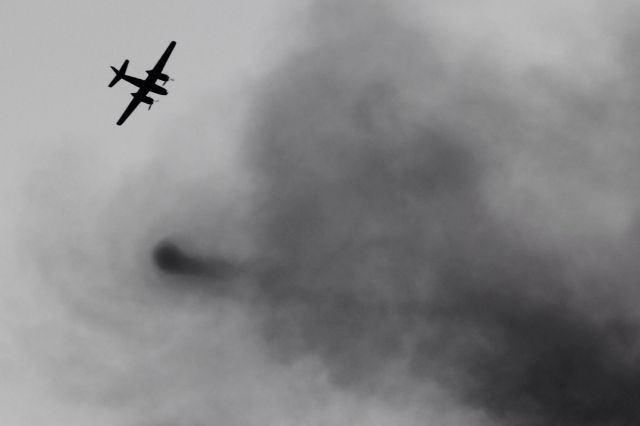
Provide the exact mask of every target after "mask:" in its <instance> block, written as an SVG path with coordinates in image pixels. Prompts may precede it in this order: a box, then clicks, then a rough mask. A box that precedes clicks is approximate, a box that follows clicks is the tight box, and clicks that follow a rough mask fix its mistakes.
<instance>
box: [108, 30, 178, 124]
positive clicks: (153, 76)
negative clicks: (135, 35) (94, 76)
mask: <svg viewBox="0 0 640 426" xmlns="http://www.w3.org/2000/svg"><path fill="white" fill-rule="evenodd" d="M175 46H176V42H175V41H172V42H171V43H169V46H167V49H166V50H165V51H164V53H163V54H162V56H161V57H160V59H159V60H158V63H156V65H155V66H154V67H153V68H152V69H150V70H147V71H146V73H147V78H145V79H141V78H137V77H133V76H130V75H127V74H126V72H127V66H128V65H129V60H128V59H126V60H125V61H124V63H123V64H122V66H121V67H120V69H116V68H115V67H111V69H112V70H113V72H115V73H116V76H115V77H114V78H113V80H111V83H109V87H113V86H115V84H116V83H117V82H119V81H120V80H121V79H123V80H124V81H127V82H129V83H131V84H133V85H134V86H137V87H138V91H137V92H134V93H132V94H131V96H133V99H132V100H131V102H130V103H129V105H128V106H127V109H125V110H124V112H123V113H122V116H121V117H120V119H118V122H117V124H118V126H121V125H122V123H124V122H125V120H126V119H127V118H128V117H129V116H130V115H131V113H132V112H133V110H134V109H136V107H137V106H138V105H140V103H141V102H142V103H144V104H147V105H149V109H151V106H152V105H153V103H154V102H158V101H157V100H155V99H152V98H151V97H150V96H148V94H149V92H151V93H156V94H158V95H166V94H168V93H169V92H168V91H167V89H165V88H164V87H162V86H164V85H165V84H166V82H167V81H168V80H171V81H173V79H172V78H169V76H168V75H167V74H164V73H163V72H162V68H164V66H165V64H166V63H167V60H168V59H169V56H170V55H171V52H172V51H173V48H174V47H175ZM157 80H160V81H162V86H159V85H158V84H156V81H157Z"/></svg>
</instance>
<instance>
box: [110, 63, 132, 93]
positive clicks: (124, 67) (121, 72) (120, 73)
mask: <svg viewBox="0 0 640 426" xmlns="http://www.w3.org/2000/svg"><path fill="white" fill-rule="evenodd" d="M127 65H129V60H128V59H126V60H125V61H124V62H123V64H122V66H121V67H120V69H119V70H118V69H116V68H115V67H111V69H112V70H113V72H115V73H116V76H115V77H113V80H111V83H109V87H113V86H115V84H116V83H117V82H119V81H120V79H121V78H122V77H123V76H124V75H125V73H126V72H127Z"/></svg>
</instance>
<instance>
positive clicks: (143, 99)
mask: <svg viewBox="0 0 640 426" xmlns="http://www.w3.org/2000/svg"><path fill="white" fill-rule="evenodd" d="M131 95H132V96H133V97H134V98H136V99H138V100H140V102H142V103H143V104H148V105H151V104H153V102H154V101H153V98H151V97H149V96H140V95H136V94H135V93H132V94H131Z"/></svg>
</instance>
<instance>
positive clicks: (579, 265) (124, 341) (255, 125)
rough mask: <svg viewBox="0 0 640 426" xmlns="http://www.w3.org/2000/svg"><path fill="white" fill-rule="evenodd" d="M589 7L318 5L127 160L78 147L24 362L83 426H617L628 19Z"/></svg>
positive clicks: (49, 233)
mask: <svg viewBox="0 0 640 426" xmlns="http://www.w3.org/2000/svg"><path fill="white" fill-rule="evenodd" d="M587 3H588V4H587ZM587 3H580V4H576V3H575V2H573V3H571V4H569V5H568V6H566V5H565V6H552V5H550V4H544V5H540V6H534V5H531V4H529V3H528V2H514V3H509V5H507V4H505V2H501V1H495V2H486V4H483V5H481V6H479V5H476V4H474V5H471V4H466V2H458V3H457V5H458V6H460V7H459V8H458V9H456V10H455V11H452V10H451V9H450V6H448V5H447V4H446V3H445V2H437V1H434V2H431V3H430V4H429V5H428V7H426V6H424V5H417V4H410V3H409V2H406V3H402V6H393V7H392V6H389V5H385V4H383V3H382V2H365V1H356V0H353V1H351V0H350V1H340V2H337V1H327V2H317V3H315V4H313V5H312V6H311V7H310V11H309V13H308V15H306V19H303V20H302V22H303V23H304V25H305V31H306V38H305V39H304V40H301V41H300V43H299V44H298V45H297V47H296V48H295V49H294V51H293V52H291V53H290V55H289V56H288V57H287V58H285V60H284V61H283V62H282V63H281V65H280V66H278V67H277V68H276V69H275V70H273V72H272V73H271V74H270V75H268V76H265V79H264V82H263V83H262V85H261V86H260V87H258V88H257V89H256V90H255V92H256V93H252V97H251V98H250V99H244V98H243V99H241V100H239V101H237V105H235V104H234V108H232V109H234V110H236V111H237V116H236V115H229V112H228V111H227V112H226V114H227V116H226V117H225V118H220V113H222V112H223V110H222V109H220V108H216V107H212V106H210V105H209V104H207V105H203V106H201V107H200V108H198V110H199V111H201V112H199V113H194V116H193V117H190V118H185V119H183V120H182V122H179V121H178V122H177V123H176V124H174V125H172V126H175V127H172V128H171V130H168V131H167V132H164V133H163V136H162V137H161V138H160V140H158V141H157V145H156V147H157V148H156V151H155V152H154V153H153V154H151V155H150V156H151V157H152V158H151V159H150V161H149V164H147V165H145V167H144V170H143V171H142V172H137V173H133V172H131V173H130V174H125V175H124V176H123V177H121V178H120V181H118V179H117V178H114V177H113V176H111V175H109V173H107V172H106V171H105V170H104V169H100V167H101V166H100V164H101V163H100V160H99V156H98V155H96V156H95V157H94V156H92V155H90V154H89V153H87V152H84V151H83V149H82V148H80V146H79V145H73V146H72V147H71V148H69V149H68V151H64V152H63V154H61V155H60V157H59V158H57V161H55V162H54V164H55V166H52V167H53V170H49V169H47V168H46V167H45V168H44V170H41V171H39V172H38V173H32V174H31V176H30V178H29V179H28V183H27V185H26V187H25V197H24V198H25V200H26V201H25V211H24V212H21V213H23V214H22V217H21V220H20V221H19V226H20V230H21V232H22V234H23V235H22V237H21V239H22V240H23V244H22V245H21V246H20V250H21V252H20V253H21V255H22V259H29V261H28V262H27V261H22V262H24V263H25V264H24V265H22V264H21V266H22V271H27V270H29V271H37V272H29V274H33V275H34V276H31V275H29V276H28V277H27V278H25V279H24V281H25V287H26V288H27V290H24V299H25V300H26V299H29V297H30V296H33V300H30V301H22V302H21V303H23V304H24V305H25V306H28V307H29V308H28V309H27V310H26V311H25V312H28V313H26V314H25V313H24V312H23V313H21V314H16V317H20V316H21V317H22V318H23V319H24V318H28V319H25V320H24V321H23V323H24V324H22V325H20V326H17V325H13V326H12V327H13V328H14V329H16V328H17V329H18V330H19V331H20V332H19V333H17V334H19V335H20V336H19V337H16V340H17V341H20V345H21V346H20V347H22V348H24V350H23V353H24V354H25V355H24V356H25V359H27V360H28V361H24V364H25V365H32V364H33V365H39V366H40V367H39V370H38V371H39V373H38V375H42V376H43V377H46V383H47V385H46V386H50V387H51V388H50V389H51V391H50V392H54V390H55V393H56V394H61V395H64V397H61V398H60V399H61V400H63V401H64V403H65V404H68V402H67V401H69V400H71V401H82V402H81V403H78V404H75V405H74V404H72V405H71V407H73V408H72V409H70V411H76V410H77V407H78V405H81V406H82V404H90V406H92V407H94V406H95V407H100V408H99V409H98V408H96V411H94V413H97V412H98V410H99V411H100V412H101V413H102V412H103V411H105V412H106V413H110V414H105V415H104V417H101V418H104V419H105V420H104V422H105V424H114V423H115V422H116V421H118V422H120V423H121V424H141V425H142V424H144V425H147V424H149V425H162V424H177V425H202V424H212V423H215V424H258V423H259V424H278V425H280V424H335V425H343V424H363V425H375V424H380V425H387V424H393V425H399V424H406V425H422V424H429V425H432V424H433V425H458V424H465V425H473V424H478V425H479V424H483V425H498V424H509V425H557V424H561V425H594V426H595V425H611V426H614V425H628V424H635V423H637V421H638V420H639V419H640V409H638V408H636V407H637V404H636V403H635V400H634V398H633V396H634V395H636V394H637V393H638V392H639V391H640V360H639V359H638V337H639V335H638V326H639V325H640V318H638V316H637V314H636V313H635V305H636V303H637V302H638V301H639V300H640V298H639V295H638V293H637V289H636V287H637V286H636V281H637V278H636V277H637V276H638V272H640V271H638V266H637V263H638V262H637V261H636V258H637V255H638V254H640V244H639V243H640V241H639V239H638V231H637V228H638V219H637V212H638V203H637V201H636V198H637V197H636V193H637V189H638V188H639V187H640V186H639V184H640V173H638V172H637V171H636V169H637V168H636V167H635V166H636V165H635V159H636V158H638V154H640V152H638V151H639V148H638V147H637V144H636V143H635V137H634V136H635V134H637V131H638V130H640V129H638V124H637V122H638V121H637V119H636V118H635V114H636V112H638V111H640V108H639V105H640V103H639V100H640V98H639V96H638V95H639V91H638V85H637V84H636V83H635V80H636V77H637V75H638V72H637V69H638V67H637V66H638V64H637V63H636V62H635V60H634V59H633V58H634V57H635V54H634V49H633V47H634V46H635V43H634V40H635V39H637V34H635V33H634V31H633V30H632V29H628V28H631V27H632V24H628V25H627V24H626V21H625V19H627V20H629V21H633V20H632V19H631V18H630V17H633V16H635V15H634V14H633V9H632V8H631V7H629V6H628V5H626V4H623V3H622V2H620V4H619V6H620V7H621V8H624V9H625V10H626V11H627V12H628V13H625V15H624V16H615V15H614V14H613V13H609V12H608V11H609V10H611V9H610V7H611V6H609V5H608V4H607V6H605V5H604V3H600V2H587ZM575 16H579V19H578V18H576V19H575V21H573V20H570V19H572V17H575ZM623 18H624V19H623ZM517 37H521V38H520V39H518V38H517ZM78 159H80V160H78ZM79 164H83V165H84V166H83V167H84V169H78V165H79ZM60 165H62V166H64V167H60ZM61 170H64V172H61ZM69 170H75V171H74V172H69ZM68 173H69V174H68ZM93 175H100V176H104V179H103V180H99V181H97V182H96V180H95V179H94V180H93V181H91V182H88V181H87V180H86V178H85V176H93ZM114 181H118V182H117V184H116V185H113V182H114ZM114 186H115V187H116V189H115V190H113V189H112V188H113V187H114ZM59 187H62V188H65V191H64V192H62V193H61V192H59V191H56V190H55V189H56V188H59ZM107 193H108V194H110V195H111V197H110V198H109V199H105V197H104V194H107ZM43 212H46V214H43ZM16 269H20V268H16ZM16 275H17V273H16ZM21 294H22V293H21ZM43 336H44V337H43ZM63 401H59V400H58V399H55V400H54V402H53V403H60V404H62V403H63ZM68 415H69V414H67V416H68ZM110 416H114V417H116V418H117V420H114V419H112V418H111V417H110ZM81 422H82V420H78V424H80V423H81Z"/></svg>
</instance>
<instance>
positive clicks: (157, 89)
mask: <svg viewBox="0 0 640 426" xmlns="http://www.w3.org/2000/svg"><path fill="white" fill-rule="evenodd" d="M122 79H123V80H124V81H127V82H129V83H131V84H133V85H134V86H137V87H141V88H144V89H147V90H149V92H152V93H157V94H158V95H166V94H167V93H169V92H168V91H167V89H165V88H164V87H162V86H159V85H157V84H156V83H155V80H156V79H155V78H154V77H151V76H149V77H147V78H146V79H145V80H143V79H141V78H137V77H133V76H131V75H123V76H122Z"/></svg>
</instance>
